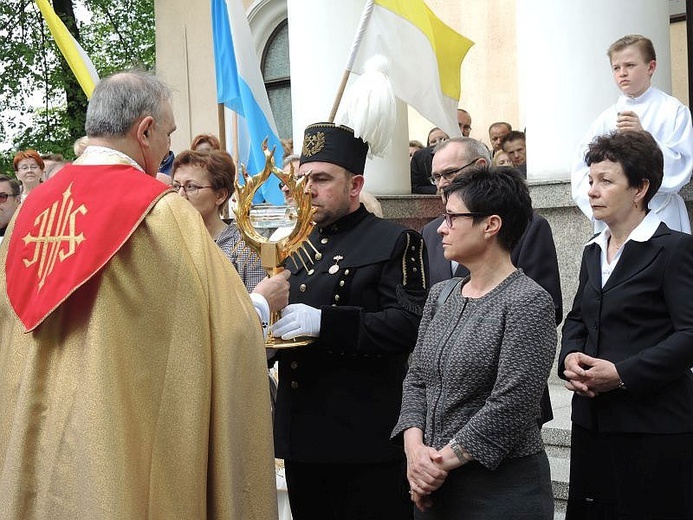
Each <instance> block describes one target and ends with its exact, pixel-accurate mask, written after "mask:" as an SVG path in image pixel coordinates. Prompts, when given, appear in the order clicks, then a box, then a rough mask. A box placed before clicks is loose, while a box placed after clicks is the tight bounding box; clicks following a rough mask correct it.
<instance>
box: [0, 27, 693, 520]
mask: <svg viewBox="0 0 693 520" xmlns="http://www.w3.org/2000/svg"><path fill="white" fill-rule="evenodd" d="M608 55H609V59H610V63H611V65H612V71H613V75H614V79H615V80H616V83H617V85H618V86H619V87H620V88H621V90H622V92H623V96H622V99H619V101H618V102H617V104H616V105H615V106H614V107H611V108H610V109H608V110H607V111H606V112H605V113H604V114H602V115H601V116H599V117H598V119H597V120H596V121H595V124H594V125H593V126H592V128H591V129H590V132H589V134H590V137H589V139H586V141H585V142H584V143H581V144H580V148H579V150H580V151H579V155H580V159H579V160H577V161H576V165H577V166H576V169H575V171H574V172H573V195H574V197H575V199H576V203H577V204H578V206H579V207H580V208H581V209H583V211H585V209H586V207H585V205H584V200H585V199H586V200H588V203H589V204H588V207H589V211H586V214H587V216H588V217H589V218H590V219H592V221H593V222H594V223H595V230H596V231H597V234H596V235H595V236H594V237H592V238H591V239H589V240H588V241H587V240H586V241H587V243H586V245H585V248H584V252H583V257H582V265H581V269H580V275H579V284H578V288H577V292H576V294H575V297H574V300H573V305H572V308H571V310H570V311H569V312H568V313H567V315H566V316H565V320H564V314H563V306H562V305H563V304H562V302H563V297H562V291H561V282H560V276H559V267H558V255H557V253H556V247H555V244H554V240H553V235H552V231H551V228H550V226H549V224H548V222H547V220H546V219H545V218H543V217H542V216H541V215H539V214H538V213H537V212H536V211H534V210H533V208H532V201H531V198H530V194H529V189H528V186H527V182H526V179H527V171H528V170H527V154H526V139H525V134H524V133H523V132H519V131H517V130H513V128H512V126H511V125H510V124H509V123H507V122H496V123H493V124H492V125H491V126H490V127H489V128H488V143H489V145H486V144H484V143H483V142H481V141H480V140H477V139H474V138H472V137H470V133H471V131H472V126H471V125H472V121H471V116H470V114H469V113H468V112H467V111H466V110H463V109H459V110H458V113H457V116H458V123H459V131H460V132H459V133H460V135H459V136H452V137H451V136H449V135H447V134H445V132H443V131H442V130H440V129H439V128H433V129H432V130H431V132H430V133H429V135H428V139H427V142H426V146H423V144H422V143H419V142H417V141H411V142H410V143H409V146H410V158H411V163H410V165H411V175H412V190H413V191H414V192H415V193H429V194H436V195H437V196H439V197H440V199H441V202H442V205H443V208H444V212H443V214H442V215H441V216H440V217H438V218H436V219H434V220H433V221H431V222H430V223H429V224H427V225H426V226H425V227H424V228H423V229H422V230H421V232H420V233H419V232H418V231H416V230H412V229H408V228H405V227H403V226H401V225H399V224H396V223H394V222H392V221H389V220H386V219H383V218H381V217H380V216H377V215H376V214H375V213H377V211H378V210H377V209H373V206H371V205H370V204H372V203H374V202H373V200H372V199H371V198H369V197H368V195H367V194H365V192H364V191H363V187H364V175H363V174H364V168H365V164H366V157H367V154H368V150H369V145H368V143H367V142H364V141H363V140H362V139H361V138H359V137H357V136H355V135H354V131H353V130H352V129H350V128H348V127H346V126H341V125H336V124H334V123H328V122H318V123H315V124H311V125H309V126H308V127H307V128H306V129H305V135H304V144H303V146H302V148H301V150H300V153H297V154H293V143H288V142H287V143H284V145H285V157H284V162H283V164H282V165H281V166H282V168H283V169H284V171H285V172H287V173H288V174H290V175H293V176H294V177H295V178H296V179H297V180H299V181H300V182H301V183H302V184H301V185H302V186H303V189H304V190H305V192H306V193H308V194H310V197H311V201H312V207H313V208H314V210H315V212H314V215H313V220H314V223H315V227H314V228H313V231H312V232H311V234H310V236H309V238H308V240H309V243H310V247H308V248H306V251H308V253H306V254H307V257H304V258H302V259H301V261H300V262H292V261H291V260H289V261H287V262H286V263H285V265H284V266H283V267H280V268H279V269H277V270H275V271H274V272H273V273H272V274H271V275H270V276H268V275H267V274H266V271H265V268H263V266H262V265H261V262H260V257H259V256H258V252H257V251H253V250H251V249H250V248H249V247H248V245H246V244H245V242H244V240H243V237H242V235H241V233H240V231H239V229H238V227H237V226H236V225H235V223H234V222H233V220H232V219H228V218H226V217H227V215H226V213H225V211H226V210H225V208H226V207H227V206H228V202H229V200H230V199H231V198H232V197H233V195H234V191H235V184H234V181H235V177H236V175H237V172H236V166H235V163H234V160H233V158H232V157H231V156H230V155H229V154H228V153H227V152H225V151H224V150H223V149H222V145H221V143H220V142H219V140H218V139H217V138H216V137H215V136H214V135H212V134H200V135H198V136H196V137H195V138H194V139H193V141H192V142H191V144H190V149H188V150H185V151H182V152H180V153H178V154H177V155H174V154H173V153H172V151H171V150H170V136H171V133H172V132H173V131H174V130H175V127H176V124H175V120H174V116H173V111H172V107H171V99H170V95H171V94H170V91H169V89H168V88H167V87H166V85H165V84H163V83H162V82H161V81H160V80H159V79H157V78H156V77H155V76H154V75H152V74H149V73H145V72H139V71H126V72H121V73H117V74H114V75H113V76H110V77H108V78H105V79H103V80H102V81H101V82H100V83H99V84H98V85H97V87H96V89H95V90H94V93H93V96H92V98H91V100H90V102H89V106H88V111H87V118H86V136H85V139H84V140H80V142H79V143H75V155H76V156H77V159H76V160H75V161H74V162H72V163H66V162H65V161H63V158H62V157H57V156H50V157H49V156H41V155H40V154H38V153H37V152H36V151H34V150H25V151H21V152H18V153H17V155H16V157H15V159H14V164H13V166H14V170H15V175H16V178H14V177H10V176H4V175H3V176H0V230H1V232H2V237H4V236H5V234H7V238H5V240H3V241H2V244H1V245H0V263H1V264H2V266H3V276H2V277H0V373H2V377H0V410H2V414H0V503H1V504H2V508H0V518H116V517H118V518H121V517H123V518H140V517H156V518H228V519H238V520H240V519H243V520H245V519H250V520H252V519H257V520H266V519H272V518H277V515H278V508H277V494H276V481H275V464H274V462H273V461H274V458H275V457H276V458H279V459H281V460H283V464H284V468H285V478H286V485H287V489H288V499H289V504H290V513H288V512H287V513H285V515H290V516H293V518H294V519H295V520H304V519H316V518H320V519H335V520H338V519H339V520H342V519H343V520H352V519H353V520H357V519H358V520H363V519H365V520H367V519H374V520H375V519H378V520H380V519H385V520H387V519H393V520H395V519H411V518H417V519H423V520H425V519H431V520H432V519H435V520H438V519H457V518H465V519H505V518H512V519H547V520H548V519H552V518H554V503H553V493H552V486H551V472H550V467H549V463H548V458H547V454H546V451H545V448H544V445H543V443H542V437H541V429H542V426H543V425H544V424H545V423H546V422H548V421H550V420H551V419H552V417H553V413H552V407H551V400H550V396H549V393H548V386H547V380H548V377H549V373H550V371H551V369H552V366H553V365H554V358H555V356H556V350H557V346H558V347H559V353H558V361H557V373H558V376H559V377H561V378H563V379H564V380H565V386H566V388H567V390H569V391H571V392H573V394H574V395H573V402H572V422H573V427H572V432H571V436H572V443H571V466H570V491H569V499H568V509H567V514H566V518H567V519H569V520H575V519H609V518H614V519H616V518H681V519H684V518H693V373H692V372H691V367H693V308H692V309H690V310H689V309H688V307H689V306H693V303H690V302H692V301H693V300H692V299H691V298H690V297H689V296H690V294H692V293H693V238H691V236H690V235H689V234H688V231H690V227H689V226H688V227H687V226H686V223H687V222H688V217H687V213H685V207H684V208H683V209H681V207H680V206H681V204H679V202H681V203H682V201H680V200H679V199H680V197H679V196H678V194H677V191H678V189H680V187H681V186H682V185H683V184H685V182H688V180H689V179H690V174H691V168H692V167H693V164H691V162H690V161H693V159H691V158H692V157H693V135H691V134H690V132H691V128H690V124H691V120H690V112H688V109H687V108H685V107H683V105H680V103H679V104H677V103H678V102H676V100H673V98H670V97H668V96H666V95H665V94H664V93H662V92H660V91H658V90H656V89H654V88H653V87H652V86H651V85H650V79H651V76H652V74H653V73H654V71H655V68H656V61H655V60H656V59H655V54H654V49H653V48H652V44H651V42H650V41H649V40H647V39H646V38H644V37H642V36H634V35H631V36H627V37H624V38H622V39H620V40H618V41H617V42H615V43H614V44H613V45H612V46H611V47H610V49H609V52H608ZM650 106H655V107H657V110H655V111H648V110H646V107H650ZM665 112H666V114H668V113H672V114H676V116H675V118H674V119H675V121H676V122H677V125H674V126H672V125H671V124H670V125H668V126H667V125H664V124H663V121H664V120H665V119H666V117H667V116H666V114H665ZM672 117H673V116H672ZM679 123H680V124H679ZM78 147H79V148H78ZM48 172H50V173H48ZM530 172H531V170H530ZM684 181H685V182H684ZM282 189H283V190H284V194H285V202H286V204H287V205H288V206H291V205H292V204H294V201H293V200H292V197H291V193H290V192H289V191H288V189H286V187H282ZM371 197H372V196H371ZM373 199H374V198H373ZM375 203H377V201H375ZM272 314H274V316H275V317H274V318H271V315H272ZM563 321H564V323H563V327H562V333H561V338H560V342H559V339H558V335H557V326H559V325H560V324H561V322H563ZM270 331H271V333H272V334H273V335H274V337H277V338H282V339H284V340H291V339H294V338H302V339H305V340H306V342H307V343H308V345H306V346H302V347H297V348H275V349H267V348H265V342H264V338H265V337H266V336H267V334H268V333H269V332H270ZM559 343H560V344H559ZM273 367H277V368H278V374H279V375H278V381H275V380H274V379H273V378H272V376H271V375H270V376H269V377H268V369H271V368H273ZM268 382H269V383H268ZM283 517H284V516H283Z"/></svg>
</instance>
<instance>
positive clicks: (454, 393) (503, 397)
mask: <svg viewBox="0 0 693 520" xmlns="http://www.w3.org/2000/svg"><path fill="white" fill-rule="evenodd" d="M468 280H469V278H465V279H464V280H463V281H462V284H464V283H466V282H467V281H468ZM445 283H446V282H441V283H438V284H436V285H434V286H433V287H432V288H431V292H430V294H429V296H428V300H427V302H426V306H425V307H424V312H423V318H422V320H421V326H420V328H419V336H418V340H417V344H416V348H415V350H414V353H413V355H412V360H411V366H410V368H409V371H408V373H407V377H406V379H405V381H404V393H403V398H402V408H401V413H400V417H399V421H398V423H397V425H396V426H395V428H394V430H393V432H392V436H393V439H395V440H397V438H398V437H399V436H401V434H402V433H403V432H404V430H406V429H408V428H412V427H417V428H420V429H421V430H423V431H424V442H425V443H426V445H428V446H432V447H434V448H436V449H441V448H442V447H443V446H445V445H446V444H447V443H448V442H449V441H450V439H451V438H453V437H455V439H456V440H457V442H458V443H459V444H460V445H461V446H462V447H464V448H465V449H466V450H468V451H469V452H470V453H471V454H472V455H473V457H474V458H475V459H476V460H478V461H479V462H480V463H481V464H483V465H484V466H486V467H487V468H489V469H495V468H496V467H497V466H498V465H499V464H500V463H501V462H502V461H503V459H506V458H512V457H522V456H526V455H531V454H534V453H538V452H540V451H542V450H543V444H542V441H541V436H540V433H539V427H538V426H537V422H536V417H537V414H538V409H539V401H540V398H541V395H542V391H543V389H544V386H545V385H546V380H547V378H548V375H549V372H550V370H551V366H552V363H553V359H554V354H555V351H556V340H557V338H556V324H555V312H554V305H553V301H552V300H551V297H550V296H549V294H548V293H547V292H546V291H545V290H544V289H542V288H541V287H540V286H539V285H538V284H537V283H536V282H534V281H533V280H531V279H530V278H529V277H527V276H525V275H524V273H523V272H522V270H521V269H518V270H517V271H515V272H514V273H512V274H511V275H510V276H508V277H507V278H506V279H505V280H504V281H503V282H501V283H500V284H499V285H498V286H496V287H495V288H494V289H493V290H492V291H490V292H489V293H488V294H486V295H484V296H482V297H481V298H465V297H463V296H462V294H461V291H460V290H455V291H453V293H452V294H451V295H450V297H449V298H448V299H447V301H446V302H445V303H444V304H443V305H442V306H441V307H440V308H439V310H438V311H437V312H435V313H434V307H435V303H436V300H437V298H438V295H439V294H440V292H441V290H442V289H443V286H444V285H445Z"/></svg>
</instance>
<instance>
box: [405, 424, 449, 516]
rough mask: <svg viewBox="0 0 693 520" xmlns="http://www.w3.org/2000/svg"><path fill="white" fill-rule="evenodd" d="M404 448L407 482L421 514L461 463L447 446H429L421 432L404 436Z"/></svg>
mask: <svg viewBox="0 0 693 520" xmlns="http://www.w3.org/2000/svg"><path fill="white" fill-rule="evenodd" d="M404 448H405V452H406V455H407V480H408V481H409V494H410V496H411V500H412V502H414V504H415V505H416V507H417V508H418V509H419V510H420V511H425V510H426V509H428V508H429V507H431V505H432V501H431V496H430V495H431V493H433V492H434V491H436V490H437V489H438V488H440V486H442V485H443V483H444V482H445V479H446V478H447V476H448V473H449V472H450V471H451V470H453V469H455V468H457V467H459V466H461V465H462V462H461V461H460V460H459V459H458V458H457V455H455V453H454V452H453V451H452V449H451V448H450V446H448V445H446V446H444V447H443V448H442V449H440V450H436V449H435V448H432V447H430V446H426V445H425V444H424V443H423V440H422V433H421V430H418V429H417V428H410V429H409V430H407V431H405V432H404Z"/></svg>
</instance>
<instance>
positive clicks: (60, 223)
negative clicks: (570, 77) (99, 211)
mask: <svg viewBox="0 0 693 520" xmlns="http://www.w3.org/2000/svg"><path fill="white" fill-rule="evenodd" d="M74 204H75V201H74V200H73V199H72V184H70V185H69V186H68V188H67V189H66V190H65V192H64V193H63V200H62V203H61V202H60V201H57V200H56V201H55V202H54V203H53V204H52V205H51V206H50V207H49V208H47V209H46V210H45V211H43V212H42V213H41V214H40V215H39V216H38V217H36V220H35V221H34V225H35V226H37V227H38V233H37V235H36V236H34V235H32V234H31V233H27V235H26V236H25V237H24V239H23V240H24V244H25V245H27V244H31V243H34V244H35V247H34V253H33V254H34V256H33V258H32V259H31V260H27V259H26V258H24V259H23V262H24V265H25V266H26V267H31V266H32V265H34V264H35V263H36V262H39V269H38V277H39V285H38V288H39V291H40V290H41V288H42V287H43V285H44V284H45V283H46V278H47V277H48V276H49V275H50V274H51V273H52V272H53V268H54V267H55V262H56V261H60V262H62V261H64V260H65V259H66V258H69V257H70V256H72V255H73V254H74V253H75V251H76V250H77V246H79V245H80V244H81V243H82V242H83V241H84V240H85V237H84V233H82V232H80V233H79V234H77V215H86V214H87V208H86V206H85V205H84V204H82V205H80V206H79V207H78V208H77V209H75V210H74V211H73V210H72V208H73V207H74ZM65 243H66V244H67V248H64V247H63V244H65Z"/></svg>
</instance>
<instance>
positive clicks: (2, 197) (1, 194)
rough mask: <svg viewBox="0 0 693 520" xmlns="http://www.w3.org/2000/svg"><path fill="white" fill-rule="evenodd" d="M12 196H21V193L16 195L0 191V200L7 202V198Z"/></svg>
mask: <svg viewBox="0 0 693 520" xmlns="http://www.w3.org/2000/svg"><path fill="white" fill-rule="evenodd" d="M10 197H19V195H15V194H14V193H5V192H0V202H7V199H9V198H10Z"/></svg>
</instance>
